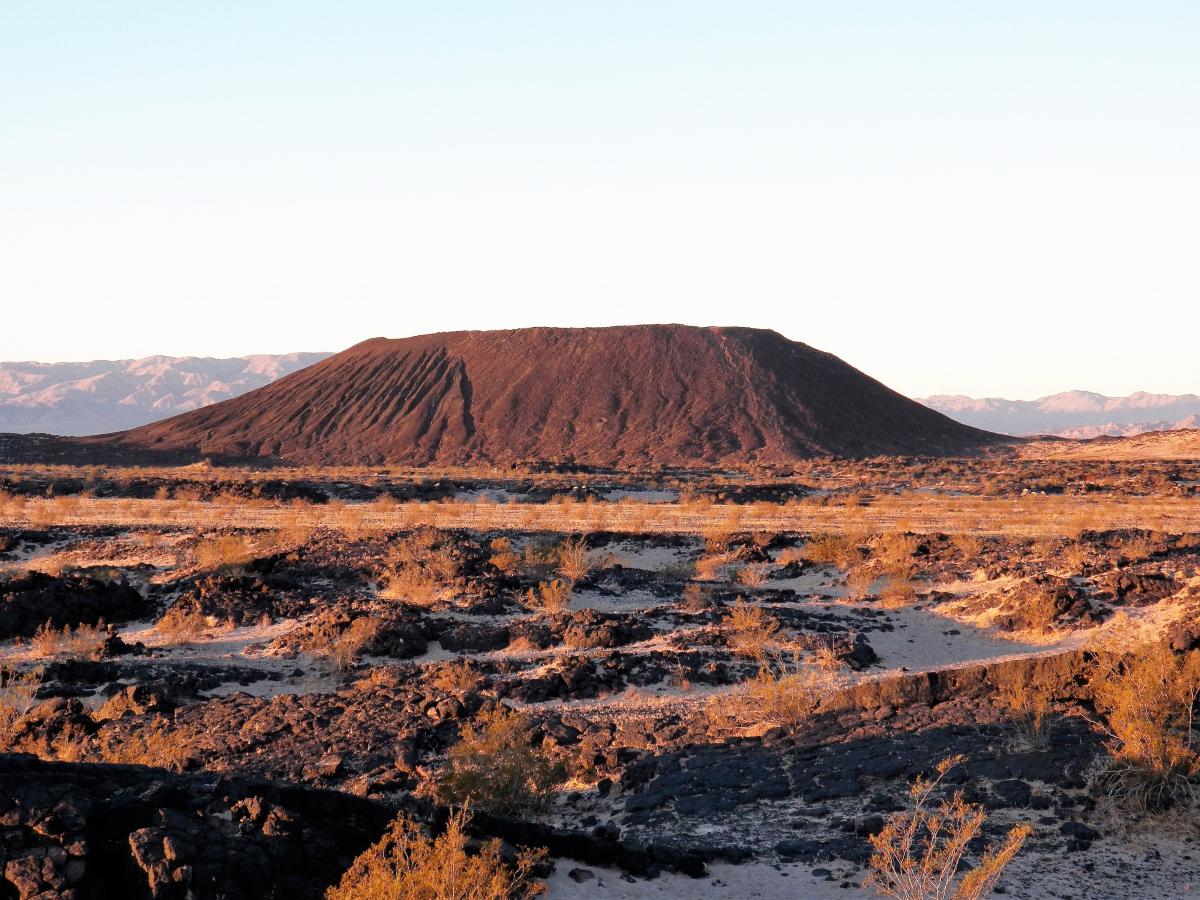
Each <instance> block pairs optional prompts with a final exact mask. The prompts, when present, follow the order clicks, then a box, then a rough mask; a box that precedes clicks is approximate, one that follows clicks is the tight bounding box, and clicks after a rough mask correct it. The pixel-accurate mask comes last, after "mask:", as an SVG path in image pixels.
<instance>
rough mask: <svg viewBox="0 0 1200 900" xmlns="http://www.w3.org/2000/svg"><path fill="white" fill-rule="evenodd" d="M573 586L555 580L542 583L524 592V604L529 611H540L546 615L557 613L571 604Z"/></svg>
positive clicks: (559, 579) (560, 580)
mask: <svg viewBox="0 0 1200 900" xmlns="http://www.w3.org/2000/svg"><path fill="white" fill-rule="evenodd" d="M573 590H574V585H572V584H571V583H570V582H567V581H563V580H562V579H561V578H556V579H554V580H553V581H543V582H542V583H541V584H539V585H536V586H535V587H531V588H530V589H529V590H528V591H526V592H525V603H526V605H527V606H529V608H530V609H540V610H542V611H543V612H547V613H551V614H553V613H559V612H562V611H563V610H564V609H566V608H567V604H568V603H570V602H571V592H572V591H573Z"/></svg>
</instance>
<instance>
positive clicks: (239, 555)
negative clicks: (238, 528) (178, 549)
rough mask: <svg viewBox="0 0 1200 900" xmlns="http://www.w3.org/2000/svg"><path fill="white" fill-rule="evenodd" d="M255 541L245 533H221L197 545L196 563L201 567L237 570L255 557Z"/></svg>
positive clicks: (206, 538)
mask: <svg viewBox="0 0 1200 900" xmlns="http://www.w3.org/2000/svg"><path fill="white" fill-rule="evenodd" d="M256 553H257V551H256V549H255V547H254V542H253V541H251V540H250V539H249V538H248V537H247V536H246V535H244V534H220V535H212V536H209V537H205V538H203V539H202V540H201V541H200V543H198V544H197V545H196V565H198V566H199V567H200V568H201V569H214V570H219V571H235V570H237V569H239V568H241V567H242V566H244V565H246V563H248V562H250V561H251V560H253V559H254V557H255V554H256Z"/></svg>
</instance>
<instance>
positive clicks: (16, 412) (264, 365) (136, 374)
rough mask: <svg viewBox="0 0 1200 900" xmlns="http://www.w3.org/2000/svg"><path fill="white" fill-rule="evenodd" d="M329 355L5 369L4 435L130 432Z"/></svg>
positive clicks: (0, 416) (0, 395) (1, 376)
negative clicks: (126, 430)
mask: <svg viewBox="0 0 1200 900" xmlns="http://www.w3.org/2000/svg"><path fill="white" fill-rule="evenodd" d="M327 356H329V354H328V353H285V354H282V355H277V356H268V355H262V356H240V357H234V358H232V359H212V358H208V357H196V356H183V357H172V356H147V357H145V358H144V359H122V360H93V361H91V362H77V363H37V362H11V363H0V432H14V433H18V434H29V433H32V432H47V433H49V434H61V435H84V434H105V433H107V432H110V431H123V430H124V429H127V428H135V427H137V426H138V425H145V424H146V423H148V422H154V421H157V420H159V419H165V418H167V417H168V416H173V415H175V414H176V413H181V412H187V411H189V410H193V409H199V408H200V407H202V406H208V405H210V404H213V403H216V402H218V401H221V400H228V399H229V398H231V397H237V396H239V395H241V394H244V393H246V392H247V391H250V390H253V389H254V388H257V387H262V386H263V385H265V384H270V383H271V382H272V381H275V380H276V379H277V378H282V377H283V376H284V375H288V374H290V373H292V372H295V371H296V370H297V369H302V368H304V367H305V366H309V365H312V364H313V363H315V362H318V361H320V360H322V359H324V358H325V357H327Z"/></svg>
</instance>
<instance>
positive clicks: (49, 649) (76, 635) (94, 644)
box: [30, 622, 105, 657]
mask: <svg viewBox="0 0 1200 900" xmlns="http://www.w3.org/2000/svg"><path fill="white" fill-rule="evenodd" d="M104 637H105V629H104V623H103V622H101V623H100V624H98V625H79V626H78V627H76V628H74V629H72V628H71V626H70V625H64V626H63V629H62V631H59V630H57V629H56V628H55V627H54V626H53V625H52V624H50V623H49V622H43V623H42V624H41V625H40V626H39V627H38V630H37V631H36V632H34V635H33V637H32V638H31V639H30V646H31V648H32V650H33V655H34V656H36V657H47V656H57V655H58V654H60V653H69V654H70V655H71V656H75V657H86V656H91V655H92V653H94V652H95V651H96V650H99V649H100V645H101V644H103V643H104Z"/></svg>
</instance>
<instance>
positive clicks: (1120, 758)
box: [1091, 644, 1200, 815]
mask: <svg viewBox="0 0 1200 900" xmlns="http://www.w3.org/2000/svg"><path fill="white" fill-rule="evenodd" d="M1091 685H1092V690H1093V691H1094V692H1095V698H1096V700H1095V702H1096V709H1097V710H1098V711H1099V712H1100V713H1102V714H1103V715H1104V717H1105V723H1104V724H1103V725H1102V726H1101V727H1102V729H1103V730H1104V731H1105V732H1106V733H1107V734H1108V736H1109V738H1110V740H1109V742H1108V752H1109V759H1108V760H1107V761H1105V762H1104V763H1102V764H1101V765H1100V766H1099V767H1098V768H1097V770H1096V771H1095V772H1093V774H1092V786H1093V788H1094V789H1096V790H1098V791H1099V792H1100V793H1101V794H1102V795H1103V796H1105V797H1106V798H1107V799H1108V800H1110V801H1111V802H1113V803H1114V804H1115V805H1116V806H1118V807H1119V808H1121V809H1123V810H1124V811H1126V812H1129V813H1132V814H1134V815H1141V814H1144V813H1153V812H1161V811H1164V810H1167V809H1171V808H1173V807H1176V806H1179V805H1184V806H1188V807H1191V806H1194V805H1195V803H1196V800H1197V791H1196V785H1195V779H1196V776H1197V775H1198V774H1200V756H1198V755H1197V752H1196V747H1195V738H1194V734H1193V708H1194V706H1195V704H1196V700H1197V697H1200V652H1197V651H1193V652H1191V653H1187V654H1180V655H1177V654H1175V653H1173V652H1172V651H1171V649H1170V648H1169V647H1168V646H1166V645H1165V644H1147V645H1144V646H1142V647H1138V648H1136V649H1134V650H1132V651H1130V652H1129V653H1126V654H1123V655H1120V656H1115V655H1114V656H1108V657H1104V656H1102V657H1101V658H1100V660H1099V664H1098V669H1097V672H1096V674H1095V676H1094V677H1093V678H1092V682H1091Z"/></svg>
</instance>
